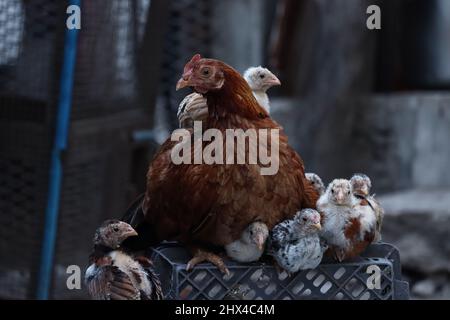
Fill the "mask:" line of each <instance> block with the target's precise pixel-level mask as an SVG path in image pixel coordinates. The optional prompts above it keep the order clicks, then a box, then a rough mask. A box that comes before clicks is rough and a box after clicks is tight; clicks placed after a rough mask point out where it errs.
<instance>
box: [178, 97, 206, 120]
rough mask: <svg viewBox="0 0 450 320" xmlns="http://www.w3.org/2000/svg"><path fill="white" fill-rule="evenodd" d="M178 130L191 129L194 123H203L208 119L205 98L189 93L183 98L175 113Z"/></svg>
mask: <svg viewBox="0 0 450 320" xmlns="http://www.w3.org/2000/svg"><path fill="white" fill-rule="evenodd" d="M177 117H178V121H179V124H180V128H192V127H193V126H194V121H203V120H206V118H207V117H208V106H207V105H206V98H204V97H203V96H202V95H201V94H199V93H196V92H194V93H191V94H188V95H187V96H186V97H184V99H183V101H181V103H180V106H179V107H178V112H177Z"/></svg>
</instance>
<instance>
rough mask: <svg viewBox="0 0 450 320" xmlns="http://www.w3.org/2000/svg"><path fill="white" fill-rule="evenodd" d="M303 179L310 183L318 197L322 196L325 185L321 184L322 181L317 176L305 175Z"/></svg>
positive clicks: (312, 174)
mask: <svg viewBox="0 0 450 320" xmlns="http://www.w3.org/2000/svg"><path fill="white" fill-rule="evenodd" d="M305 177H306V179H307V180H309V181H310V182H311V183H312V185H313V186H314V188H315V189H316V190H317V192H319V195H322V194H323V193H324V192H325V185H324V184H323V181H322V179H321V178H320V177H319V176H318V175H317V174H315V173H305Z"/></svg>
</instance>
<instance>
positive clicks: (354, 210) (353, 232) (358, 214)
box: [317, 179, 376, 262]
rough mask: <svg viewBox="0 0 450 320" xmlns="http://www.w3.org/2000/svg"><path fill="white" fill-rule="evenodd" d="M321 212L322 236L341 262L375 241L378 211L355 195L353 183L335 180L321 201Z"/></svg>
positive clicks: (319, 205) (318, 207) (332, 253)
mask: <svg viewBox="0 0 450 320" xmlns="http://www.w3.org/2000/svg"><path fill="white" fill-rule="evenodd" d="M317 210H318V211H319V212H320V213H321V215H322V227H323V228H322V231H321V237H323V238H324V239H325V240H326V241H327V244H328V245H329V246H330V250H329V254H331V255H332V256H333V257H334V258H335V259H336V260H337V261H339V262H340V261H343V260H344V259H346V258H351V257H354V256H356V255H358V254H360V253H361V252H362V251H364V249H365V248H366V247H367V246H368V245H369V244H370V243H371V242H372V241H373V240H374V236H375V226H376V217H375V212H374V211H373V210H372V209H371V207H370V206H368V205H365V204H361V203H360V200H359V199H357V198H356V197H355V196H354V195H353V192H352V187H351V184H350V181H349V180H345V179H335V180H333V181H332V182H331V183H330V184H329V185H328V187H327V190H326V191H325V193H324V194H323V195H322V196H321V197H320V198H319V200H318V201H317Z"/></svg>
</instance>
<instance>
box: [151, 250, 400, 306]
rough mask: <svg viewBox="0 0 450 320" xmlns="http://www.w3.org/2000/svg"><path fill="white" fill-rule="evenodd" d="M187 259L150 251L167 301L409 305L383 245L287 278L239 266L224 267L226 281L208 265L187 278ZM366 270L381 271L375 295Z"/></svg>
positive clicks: (393, 253)
mask: <svg viewBox="0 0 450 320" xmlns="http://www.w3.org/2000/svg"><path fill="white" fill-rule="evenodd" d="M189 258H190V255H189V254H188V253H187V251H186V250H185V249H183V248H182V247H180V246H178V245H177V244H174V243H168V244H164V245H162V246H160V247H157V248H155V249H153V250H152V259H153V262H154V264H155V268H156V271H157V272H158V274H159V275H160V279H161V283H162V284H163V291H164V295H165V297H166V299H188V300H193V299H199V300H204V299H207V300H211V299H213V300H222V299H236V298H237V297H238V299H242V300H266V299H277V300H294V299H336V300H369V299H377V300H393V299H408V298H409V286H408V283H407V282H404V281H402V279H401V273H400V260H399V255H398V251H397V249H396V248H395V247H393V246H392V245H389V244H385V243H377V244H373V245H371V246H370V247H369V248H368V249H367V250H366V252H365V253H364V255H363V257H359V258H357V259H355V260H352V261H349V262H345V263H339V264H338V263H333V262H331V261H329V260H324V261H323V262H322V264H321V265H320V266H319V267H317V268H316V269H313V270H305V271H301V272H298V273H296V274H293V275H291V276H288V275H287V274H286V273H285V272H282V273H280V274H279V273H278V272H277V270H276V269H275V267H274V266H273V265H272V264H271V263H259V262H258V263H251V264H239V263H236V262H233V261H229V260H227V261H226V265H227V266H228V268H229V270H230V275H229V276H226V275H224V274H222V273H221V272H220V271H219V270H218V269H217V268H216V267H214V266H213V265H212V264H209V263H208V264H201V265H198V266H197V267H196V268H195V269H194V270H193V271H191V272H186V263H187V261H188V260H189ZM369 266H377V267H378V268H380V270H381V281H380V283H381V286H380V289H372V290H371V289H368V286H367V280H368V277H369V276H370V274H369V273H367V268H368V267H369Z"/></svg>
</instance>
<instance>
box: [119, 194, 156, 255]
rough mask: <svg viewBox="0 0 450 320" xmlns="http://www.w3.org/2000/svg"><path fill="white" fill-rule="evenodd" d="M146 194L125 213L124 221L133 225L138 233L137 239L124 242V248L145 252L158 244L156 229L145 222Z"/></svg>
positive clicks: (133, 238)
mask: <svg viewBox="0 0 450 320" xmlns="http://www.w3.org/2000/svg"><path fill="white" fill-rule="evenodd" d="M144 198H145V194H141V195H140V196H139V197H137V198H136V200H134V201H133V203H132V204H131V205H130V206H129V207H128V209H127V210H126V211H125V214H124V215H123V217H122V221H124V222H126V223H128V224H129V225H131V226H132V227H133V228H134V229H135V230H136V231H137V233H138V235H137V236H136V237H130V238H128V239H126V240H125V241H124V242H123V246H124V247H125V248H127V249H129V250H132V251H137V250H145V249H147V248H148V247H150V246H152V245H155V244H156V243H157V241H156V239H155V232H154V228H153V227H152V226H151V225H150V224H148V223H147V222H146V221H145V213H144V209H143V204H144Z"/></svg>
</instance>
